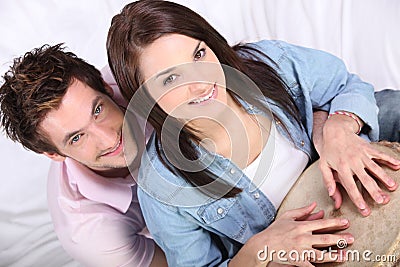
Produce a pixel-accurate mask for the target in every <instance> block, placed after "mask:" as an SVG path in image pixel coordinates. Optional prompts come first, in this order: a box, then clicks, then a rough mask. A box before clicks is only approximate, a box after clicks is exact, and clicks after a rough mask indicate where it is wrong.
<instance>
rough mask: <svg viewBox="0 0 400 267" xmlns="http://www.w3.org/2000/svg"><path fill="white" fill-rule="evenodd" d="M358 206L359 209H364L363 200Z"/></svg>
mask: <svg viewBox="0 0 400 267" xmlns="http://www.w3.org/2000/svg"><path fill="white" fill-rule="evenodd" d="M358 208H359V209H360V210H365V208H366V206H365V204H364V202H360V204H359V205H358Z"/></svg>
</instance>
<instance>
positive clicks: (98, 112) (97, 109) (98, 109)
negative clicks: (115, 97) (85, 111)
mask: <svg viewBox="0 0 400 267" xmlns="http://www.w3.org/2000/svg"><path fill="white" fill-rule="evenodd" d="M102 108H103V107H102V105H99V106H97V107H96V109H95V110H94V115H95V116H98V115H99V114H100V112H101V110H102Z"/></svg>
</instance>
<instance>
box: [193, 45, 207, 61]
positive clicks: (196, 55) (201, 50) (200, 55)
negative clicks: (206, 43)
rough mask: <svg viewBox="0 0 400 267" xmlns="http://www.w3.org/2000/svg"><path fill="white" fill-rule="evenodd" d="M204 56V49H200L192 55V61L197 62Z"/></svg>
mask: <svg viewBox="0 0 400 267" xmlns="http://www.w3.org/2000/svg"><path fill="white" fill-rule="evenodd" d="M205 55H206V49H205V48H202V49H200V50H199V51H197V52H196V54H195V55H194V60H195V61H197V60H199V59H201V58H203V57H204V56H205Z"/></svg>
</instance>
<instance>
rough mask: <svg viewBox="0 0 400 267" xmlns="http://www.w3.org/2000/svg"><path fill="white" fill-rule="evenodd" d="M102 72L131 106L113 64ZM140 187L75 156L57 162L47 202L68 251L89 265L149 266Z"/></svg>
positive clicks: (52, 168)
mask: <svg viewBox="0 0 400 267" xmlns="http://www.w3.org/2000/svg"><path fill="white" fill-rule="evenodd" d="M102 73H103V77H104V80H105V81H106V82H107V83H108V84H109V85H111V87H112V88H113V91H114V96H113V98H114V100H115V101H116V102H117V103H119V104H121V105H126V102H125V101H124V100H123V98H122V96H121V94H120V92H119V90H118V88H117V86H116V83H115V81H114V79H113V77H112V75H111V74H110V71H109V69H108V68H105V69H103V70H102ZM142 123H143V122H142ZM136 189H137V185H136V183H135V181H134V179H133V178H132V177H131V176H128V177H121V178H105V177H102V176H100V175H98V174H96V173H95V172H93V171H92V170H90V169H89V168H87V167H86V166H84V165H82V164H80V163H78V162H77V161H75V160H73V159H70V158H67V159H66V160H65V161H64V162H55V161H53V162H52V163H51V166H50V170H49V176H48V183H47V201H48V206H49V211H50V215H51V217H52V220H53V224H54V229H55V232H56V234H57V236H58V238H59V240H60V242H61V244H62V246H63V247H64V249H65V250H66V251H67V253H68V254H70V255H71V256H72V257H73V258H74V259H75V260H77V261H79V262H80V263H82V264H84V265H85V266H94V267H101V266H105V267H111V266H149V265H150V263H151V260H152V259H153V254H154V246H155V245H154V241H153V240H152V239H150V238H148V237H147V236H148V232H147V228H146V225H145V222H144V219H143V216H142V212H141V210H140V206H139V202H138V199H137V194H136ZM144 234H147V236H145V235H144Z"/></svg>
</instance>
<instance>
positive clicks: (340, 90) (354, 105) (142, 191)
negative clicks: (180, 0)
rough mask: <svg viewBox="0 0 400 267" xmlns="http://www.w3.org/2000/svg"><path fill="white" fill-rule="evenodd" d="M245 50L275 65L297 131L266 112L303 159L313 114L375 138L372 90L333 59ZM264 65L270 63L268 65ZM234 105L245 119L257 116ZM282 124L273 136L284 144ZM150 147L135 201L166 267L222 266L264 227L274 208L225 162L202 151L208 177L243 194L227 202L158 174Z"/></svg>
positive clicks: (296, 51)
mask: <svg viewBox="0 0 400 267" xmlns="http://www.w3.org/2000/svg"><path fill="white" fill-rule="evenodd" d="M251 45H252V46H254V47H255V48H258V49H259V50H260V51H262V52H264V53H265V54H266V55H268V56H269V57H270V58H271V59H272V60H273V61H274V62H275V63H276V64H277V71H278V73H279V74H280V75H281V77H282V78H283V80H284V81H285V82H286V84H287V85H288V87H289V93H290V95H291V96H292V97H293V99H294V100H295V103H296V105H297V107H298V108H299V110H300V113H301V122H302V127H300V126H299V125H298V124H296V123H295V121H294V120H293V118H290V117H288V116H287V114H286V113H285V112H283V111H282V110H281V109H279V108H278V107H277V106H276V105H269V108H271V110H272V111H273V112H274V114H275V115H277V116H278V118H279V120H280V121H281V122H282V123H283V124H284V125H286V127H287V129H288V132H290V134H291V136H292V139H293V141H294V145H295V146H296V147H297V148H298V149H300V150H302V151H304V152H305V153H306V154H307V155H308V156H309V157H310V159H312V158H315V150H314V149H313V145H312V142H311V134H312V123H313V108H316V109H321V110H326V111H329V112H334V111H336V110H346V111H349V112H353V113H355V114H357V115H358V116H359V117H360V118H361V119H362V120H363V121H364V122H365V123H366V124H367V125H369V126H370V131H369V132H368V136H367V137H366V138H369V139H372V140H376V139H377V138H378V122H377V107H376V104H375V99H374V89H373V87H372V86H371V85H370V84H367V83H365V82H363V81H361V80H360V79H359V78H358V77H357V76H356V75H353V74H350V73H348V72H347V70H346V67H345V66H344V64H343V62H342V61H341V60H340V59H338V58H337V57H335V56H333V55H330V54H328V53H325V52H322V51H317V50H313V49H308V48H304V47H298V46H294V45H290V44H287V43H285V42H281V41H260V42H257V43H253V44H251ZM265 61H267V62H268V63H270V62H269V60H268V59H267V58H265ZM241 102H242V104H243V105H244V108H245V109H246V110H247V112H249V113H253V114H258V113H259V112H260V111H259V110H257V109H256V108H254V107H253V106H250V105H248V104H247V103H245V102H243V101H241ZM267 102H269V100H267ZM282 123H278V124H277V129H278V131H279V132H280V133H281V134H282V135H283V136H285V137H286V138H289V137H288V134H287V132H286V131H285V130H284V129H283V127H282ZM156 140H157V139H156V138H155V136H152V138H151V139H150V140H149V142H148V146H147V152H146V153H144V154H143V157H142V163H141V166H140V171H139V177H138V183H139V189H138V198H139V201H140V205H141V208H142V211H143V215H144V218H145V220H146V223H147V227H148V229H149V231H150V233H151V234H152V235H153V237H154V239H155V241H156V242H157V244H158V245H159V246H160V247H161V248H162V249H163V250H164V252H165V254H166V256H167V260H168V264H169V266H174V267H175V266H227V264H228V262H229V260H230V259H231V258H232V257H233V256H234V255H235V254H236V253H237V252H238V250H239V249H240V248H241V246H242V245H243V244H244V243H245V242H246V241H247V240H248V239H249V238H250V237H252V236H253V235H254V234H257V233H259V232H260V231H262V230H264V229H265V228H266V227H268V225H269V224H271V222H272V221H273V220H274V218H275V214H276V210H275V208H274V206H273V205H272V203H271V202H270V201H269V200H268V198H267V197H266V196H265V195H264V194H263V193H262V192H261V191H259V190H258V188H256V187H254V186H252V183H251V181H250V180H249V178H248V177H246V175H244V174H243V172H242V170H241V169H239V168H238V167H237V166H236V165H235V164H234V163H232V162H231V161H230V160H229V159H226V158H224V157H222V156H219V155H215V154H211V153H207V151H201V153H202V159H203V160H204V161H205V162H208V163H210V166H209V169H210V170H211V171H212V172H214V173H215V174H216V175H217V176H218V177H221V179H223V180H224V181H228V182H232V183H234V184H235V185H236V186H237V187H239V188H241V189H243V192H242V193H240V194H238V195H237V196H235V197H233V198H221V199H217V200H215V199H211V198H209V197H207V196H206V195H205V194H203V193H201V191H200V190H198V189H196V188H194V187H192V186H191V185H190V184H189V183H188V182H186V181H185V180H184V179H183V178H181V177H179V176H177V175H176V174H174V173H172V172H171V171H170V170H168V169H167V168H166V167H164V165H163V164H162V162H161V160H160V159H159V157H158V156H157V153H156V142H157V141H156Z"/></svg>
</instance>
